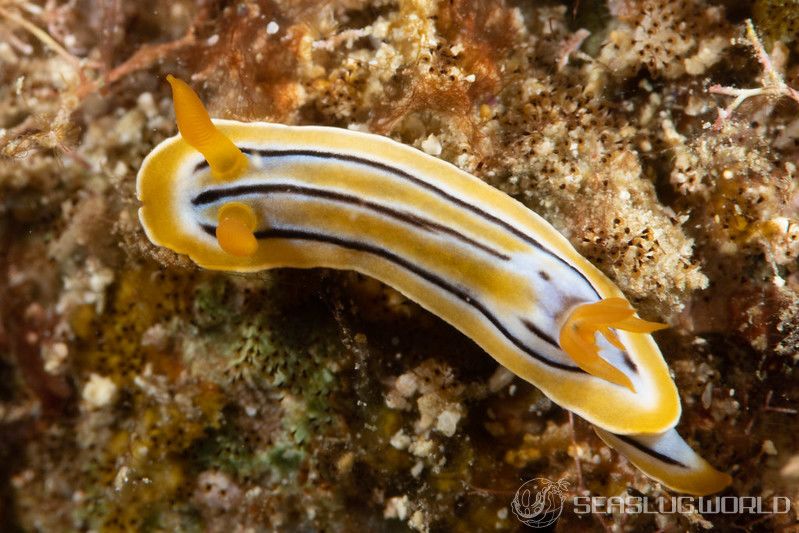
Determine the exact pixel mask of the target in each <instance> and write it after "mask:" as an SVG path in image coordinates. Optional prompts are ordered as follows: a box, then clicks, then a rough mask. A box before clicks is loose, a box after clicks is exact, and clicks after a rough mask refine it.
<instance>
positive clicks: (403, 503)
mask: <svg viewBox="0 0 799 533" xmlns="http://www.w3.org/2000/svg"><path fill="white" fill-rule="evenodd" d="M408 505H409V502H408V497H407V496H394V497H393V498H389V499H388V501H387V502H386V507H385V509H383V518H387V519H388V518H396V519H398V520H405V519H406V518H408Z"/></svg>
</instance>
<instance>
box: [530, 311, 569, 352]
mask: <svg viewBox="0 0 799 533" xmlns="http://www.w3.org/2000/svg"><path fill="white" fill-rule="evenodd" d="M522 324H524V327H526V328H527V329H529V330H530V332H531V333H532V334H533V335H536V336H537V337H540V338H541V339H542V340H544V341H546V342H548V343H549V344H551V345H552V346H554V347H555V348H557V349H558V350H560V343H558V342H555V339H553V338H552V337H551V336H550V335H548V334H546V333H544V331H543V330H542V329H541V328H539V327H538V326H536V325H535V324H533V323H532V321H530V320H528V319H526V318H523V319H522Z"/></svg>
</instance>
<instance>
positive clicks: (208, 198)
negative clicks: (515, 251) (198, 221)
mask: <svg viewBox="0 0 799 533" xmlns="http://www.w3.org/2000/svg"><path fill="white" fill-rule="evenodd" d="M249 194H293V195H298V196H308V197H310V198H323V199H325V200H333V201H336V202H340V203H344V204H348V205H354V206H358V207H363V208H366V209H371V210H372V211H375V212H377V213H380V214H381V215H385V216H387V217H390V218H394V219H397V220H401V221H402V222H404V223H406V224H408V225H411V226H415V227H418V228H422V229H425V230H427V231H430V232H436V231H437V232H440V233H446V234H447V235H450V236H452V237H454V238H456V239H458V240H460V241H461V242H464V243H466V244H469V245H471V246H473V247H475V248H478V249H480V250H482V251H484V252H486V253H487V254H490V255H493V256H494V257H496V258H498V259H501V260H503V261H509V260H510V256H508V255H506V254H503V253H502V252H500V251H498V250H495V249H494V248H491V247H490V246H488V245H485V244H483V243H480V242H478V241H476V240H474V239H472V238H471V237H469V236H467V235H464V234H463V233H460V232H459V231H456V230H454V229H452V228H449V227H447V226H444V225H443V224H439V223H437V222H434V221H432V220H429V219H426V218H422V217H420V216H417V215H414V214H413V213H410V212H408V211H400V210H397V209H393V208H391V207H386V206H384V205H382V204H378V203H376V202H371V201H368V200H363V199H361V198H358V197H357V196H352V195H349V194H343V193H339V192H335V191H330V190H325V189H316V188H312V187H303V186H300V185H291V184H281V183H269V184H251V185H238V186H235V187H228V188H223V189H210V190H206V191H203V192H201V193H200V194H198V195H197V196H196V197H195V198H194V199H193V200H192V201H191V203H192V204H193V205H195V206H201V205H205V204H210V203H213V202H217V201H219V200H224V199H226V198H230V197H235V196H245V195H249Z"/></svg>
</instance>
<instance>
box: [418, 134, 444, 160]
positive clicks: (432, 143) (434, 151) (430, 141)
mask: <svg viewBox="0 0 799 533" xmlns="http://www.w3.org/2000/svg"><path fill="white" fill-rule="evenodd" d="M422 150H424V152H425V153H426V154H430V155H434V156H439V155H441V143H440V142H439V140H438V137H436V136H435V135H433V134H432V133H431V134H430V135H429V136H428V137H427V139H425V140H424V141H422Z"/></svg>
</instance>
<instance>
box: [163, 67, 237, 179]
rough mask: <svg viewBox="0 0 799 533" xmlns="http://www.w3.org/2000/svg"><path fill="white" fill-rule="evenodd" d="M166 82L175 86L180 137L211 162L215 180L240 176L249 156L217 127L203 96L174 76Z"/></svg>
mask: <svg viewBox="0 0 799 533" xmlns="http://www.w3.org/2000/svg"><path fill="white" fill-rule="evenodd" d="M166 79H167V81H168V82H169V84H170V85H171V86H172V97H173V100H174V105H175V118H176V119H177V123H178V130H179V131H180V134H181V135H182V136H183V138H184V139H185V140H186V142H187V143H189V144H190V145H191V146H192V147H194V148H195V149H196V150H197V151H198V152H200V153H201V154H202V155H203V157H204V158H205V160H206V161H208V165H209V166H210V167H211V174H212V175H213V177H214V178H215V179H217V180H220V181H228V180H232V179H235V178H237V177H239V176H240V175H241V174H242V173H244V171H245V170H246V169H247V165H248V161H247V156H245V155H244V154H243V153H242V152H241V150H239V148H238V147H237V146H236V145H235V144H233V142H232V141H231V140H230V139H228V138H227V137H226V136H225V135H224V134H223V133H222V132H220V131H219V130H218V129H217V128H216V126H214V124H213V123H212V122H211V117H210V116H209V115H208V111H206V109H205V106H204V105H203V103H202V101H201V100H200V97H199V96H197V93H195V92H194V90H193V89H192V88H191V87H189V86H188V84H187V83H186V82H185V81H183V80H180V79H178V78H176V77H174V76H172V75H171V74H170V75H169V76H167V77H166Z"/></svg>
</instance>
